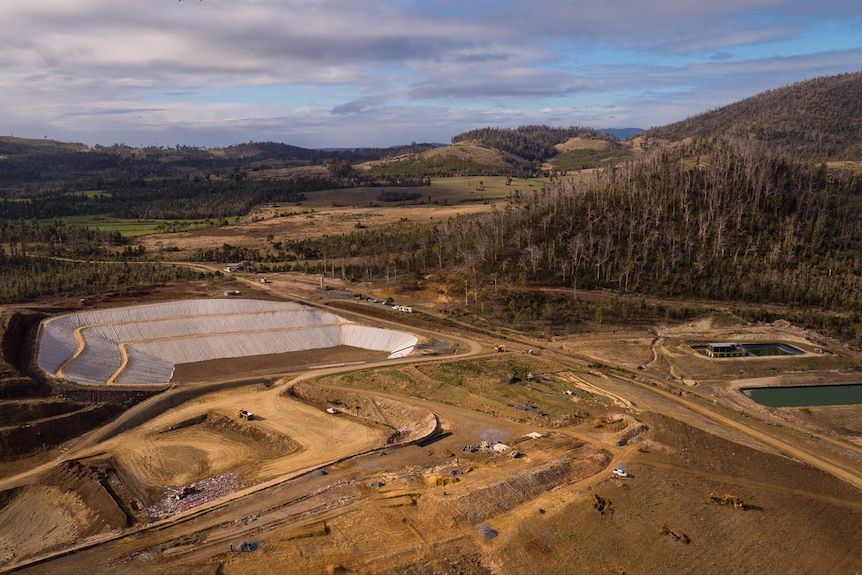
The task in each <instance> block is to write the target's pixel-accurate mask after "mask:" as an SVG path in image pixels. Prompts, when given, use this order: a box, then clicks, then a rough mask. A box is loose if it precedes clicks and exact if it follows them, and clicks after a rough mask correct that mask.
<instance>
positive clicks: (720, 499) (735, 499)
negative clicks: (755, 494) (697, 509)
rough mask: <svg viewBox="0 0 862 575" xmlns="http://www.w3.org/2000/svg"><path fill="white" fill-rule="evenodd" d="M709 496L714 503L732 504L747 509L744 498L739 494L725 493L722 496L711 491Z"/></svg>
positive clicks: (735, 507)
mask: <svg viewBox="0 0 862 575" xmlns="http://www.w3.org/2000/svg"><path fill="white" fill-rule="evenodd" d="M709 498H710V499H711V500H712V502H713V503H718V504H719V505H732V506H733V507H734V509H745V504H744V503H743V502H742V498H741V497H739V496H737V495H732V494H730V493H725V494H724V495H723V496H722V495H715V494H714V493H711V494H710V495H709Z"/></svg>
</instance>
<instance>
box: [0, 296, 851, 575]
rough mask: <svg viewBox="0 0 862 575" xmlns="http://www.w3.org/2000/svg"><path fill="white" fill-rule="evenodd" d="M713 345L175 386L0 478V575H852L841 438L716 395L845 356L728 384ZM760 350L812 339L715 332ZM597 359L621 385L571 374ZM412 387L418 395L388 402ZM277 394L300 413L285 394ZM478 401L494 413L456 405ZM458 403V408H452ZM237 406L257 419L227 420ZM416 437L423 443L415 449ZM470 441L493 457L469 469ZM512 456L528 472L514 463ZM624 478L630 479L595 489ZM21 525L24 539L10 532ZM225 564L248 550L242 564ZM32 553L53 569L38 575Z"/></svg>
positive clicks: (664, 342)
mask: <svg viewBox="0 0 862 575" xmlns="http://www.w3.org/2000/svg"><path fill="white" fill-rule="evenodd" d="M300 287H301V286H297V285H296V284H291V285H290V290H291V291H294V290H298V289H299V288H300ZM269 289H271V290H273V291H275V292H278V291H279V289H280V286H279V284H278V283H276V284H275V285H274V286H270V287H269ZM306 295H308V296H310V297H312V298H314V299H321V298H320V297H319V295H318V294H317V293H315V292H313V291H308V292H307V293H306ZM449 335H450V334H446V336H444V337H448V336H449ZM724 335H728V334H727V333H726V332H723V331H721V330H719V329H716V327H715V326H710V325H703V326H689V328H688V332H685V333H683V332H682V331H680V330H678V331H677V332H672V331H670V330H669V329H666V330H665V332H664V335H663V337H661V338H656V337H655V336H654V335H651V334H646V333H631V334H613V335H612V336H610V337H608V336H604V335H601V334H599V335H596V336H595V337H592V338H588V337H582V338H579V339H578V340H577V341H562V342H554V343H552V344H550V345H548V344H543V343H542V342H532V343H534V344H536V345H531V348H534V349H536V350H537V353H538V355H540V356H541V357H537V358H536V359H535V360H531V359H529V358H526V356H524V355H522V354H521V352H520V350H519V349H514V351H512V352H510V353H509V354H493V353H488V352H489V351H490V347H489V346H488V345H480V344H478V343H475V342H472V343H471V342H467V341H463V340H461V341H459V343H458V345H459V347H460V349H461V350H462V353H460V354H457V355H455V356H454V357H452V358H440V357H433V356H431V357H428V358H425V359H426V360H427V361H429V362H431V363H429V364H427V365H429V366H433V365H437V364H436V363H435V362H440V361H441V360H444V359H445V360H447V361H449V360H458V361H460V362H462V364H463V365H465V366H468V367H469V366H474V367H471V369H479V370H480V372H476V373H474V372H473V371H469V370H468V371H465V372H463V373H464V374H466V375H464V376H463V377H464V379H462V380H461V382H460V383H451V382H448V383H447V382H446V381H447V380H443V379H435V378H441V377H444V376H446V377H451V374H452V373H453V372H451V371H446V370H442V369H436V368H435V369H436V370H435V369H424V368H423V370H422V371H420V370H419V369H417V368H419V367H421V366H422V364H421V363H420V361H419V359H420V358H415V357H414V358H408V359H406V360H399V361H393V362H385V364H382V365H380V366H377V369H363V370H362V371H358V372H356V373H355V374H352V373H351V372H355V371H356V370H357V368H358V367H362V368H368V367H369V366H368V365H362V366H356V365H339V366H337V367H331V368H329V369H325V370H324V369H319V370H313V371H312V372H304V373H302V374H297V375H296V376H295V377H294V376H290V377H284V378H282V377H279V376H278V375H275V374H261V375H260V376H259V377H257V378H255V379H253V380H251V381H248V382H246V383H245V384H243V385H239V383H238V382H232V381H229V380H227V379H226V380H225V381H224V382H223V383H220V384H218V385H215V386H213V383H212V382H210V383H207V384H204V383H198V384H187V385H186V386H180V387H178V388H177V390H176V391H174V392H168V393H166V394H162V395H160V396H157V397H156V398H154V399H152V400H150V402H149V403H144V404H142V405H141V406H139V407H138V408H135V409H133V410H131V411H129V412H127V413H126V414H125V415H124V416H123V417H122V418H120V419H119V420H117V421H115V422H113V423H112V424H109V425H108V426H105V427H103V428H102V429H100V430H97V431H96V432H94V433H92V434H91V435H90V436H89V437H86V438H84V439H83V440H82V441H76V442H72V443H70V444H68V445H66V446H64V447H63V450H62V451H58V452H56V453H55V454H54V459H53V460H52V461H49V462H47V463H45V464H44V465H42V466H40V467H34V468H33V470H32V471H31V472H30V473H26V472H25V473H22V474H20V475H17V476H12V475H7V476H6V477H5V478H3V479H2V482H0V488H2V489H9V488H11V487H13V486H16V485H17V486H18V487H17V488H16V489H15V490H13V491H5V492H4V493H6V494H8V496H7V497H4V498H0V534H2V535H0V571H4V570H15V571H16V572H24V573H56V572H74V571H78V570H81V569H82V568H83V566H86V569H87V570H88V571H90V572H96V573H178V574H179V573H213V572H216V573H224V574H228V573H267V574H268V573H273V574H274V573H393V574H394V573H450V572H462V573H477V574H478V573H659V572H668V573H670V572H672V573H715V574H719V573H720V574H725V573H740V574H742V573H764V574H769V573H787V572H791V571H792V570H791V571H788V569H789V567H788V566H789V565H791V564H792V565H793V566H794V568H795V569H796V571H795V572H800V573H814V574H824V575H825V574H830V573H831V574H836V575H837V574H841V573H853V572H859V571H862V534H860V533H859V532H858V525H859V524H862V505H860V503H859V502H860V501H862V497H860V490H859V485H860V483H859V478H860V475H862V464H860V461H862V455H860V454H859V451H858V448H856V449H855V452H854V444H853V443H852V442H851V441H850V440H852V439H853V437H847V436H841V435H836V434H834V433H831V432H828V430H825V431H824V430H821V431H817V432H811V431H808V432H806V431H805V428H804V427H801V426H800V425H799V422H798V421H797V420H796V419H795V418H794V417H791V416H792V415H793V414H792V413H785V412H782V411H781V410H772V411H768V410H762V409H758V408H757V406H756V405H753V404H751V403H750V402H748V403H746V401H745V400H744V399H741V398H740V395H741V394H738V393H737V394H734V393H733V388H734V385H735V383H734V382H736V381H737V380H742V379H745V380H746V381H751V380H756V381H759V380H766V379H767V378H773V379H772V380H775V378H776V377H778V378H779V379H780V377H781V376H780V375H779V376H776V375H775V374H776V372H778V373H779V374H780V373H781V372H780V371H779V370H784V371H787V372H788V374H797V375H788V376H787V377H799V375H798V373H799V372H801V371H804V372H806V373H809V374H810V377H812V378H816V377H818V375H816V374H823V373H830V374H832V375H833V376H834V375H835V374H837V373H840V372H841V370H842V369H843V367H844V366H847V365H849V364H848V358H849V357H850V356H849V355H846V354H845V355H843V356H842V357H838V356H836V357H815V356H813V355H806V356H805V357H803V358H797V359H795V360H791V361H792V362H793V361H795V363H791V362H784V363H782V362H781V361H780V360H766V361H761V362H756V361H748V362H745V361H744V360H738V361H736V360H734V363H725V364H723V366H724V368H728V366H730V371H731V372H732V373H733V376H732V377H730V378H728V377H724V378H722V374H721V372H718V371H715V366H716V363H715V362H704V361H702V360H701V359H700V358H697V357H696V356H693V355H691V354H688V353H687V351H686V349H687V348H686V342H687V341H689V340H692V339H699V338H709V337H711V336H714V337H716V338H719V337H721V336H724ZM776 335H780V336H782V337H783V338H784V339H787V338H797V339H795V340H794V341H798V342H805V341H806V340H805V338H804V337H803V335H800V334H795V333H792V332H789V331H784V332H782V331H781V330H780V329H778V328H769V329H768V330H766V329H761V330H759V331H758V332H736V333H732V334H729V336H747V337H750V338H756V337H761V336H763V337H767V336H770V337H776ZM722 339H728V338H722ZM486 343H489V342H486ZM466 350H469V351H466ZM471 356H473V357H475V359H472V360H469V359H468V358H470V357H471ZM294 359H295V360H296V361H297V362H298V364H300V365H309V364H313V363H315V361H316V360H315V358H311V357H306V358H302V359H299V358H294ZM329 359H330V360H332V359H333V358H329ZM851 359H852V358H851ZM540 360H541V361H542V362H544V363H541V365H542V366H543V369H545V367H547V366H548V365H551V366H556V367H555V368H553V369H548V370H547V371H548V372H551V371H554V370H556V371H558V372H559V373H560V374H561V375H560V376H558V377H557V376H549V379H548V380H547V382H546V383H544V384H533V385H532V386H526V385H523V384H518V385H508V386H507V385H501V384H499V383H494V384H493V385H491V383H490V382H491V381H492V379H493V377H494V376H493V374H495V373H498V371H497V370H498V369H499V368H498V367H495V366H498V365H506V364H507V362H509V363H511V362H520V363H523V362H529V361H533V362H539V361H540ZM597 361H598V362H601V363H603V364H605V365H616V366H621V367H622V368H623V370H621V371H608V372H603V373H596V372H594V371H593V370H591V369H590V368H588V367H586V365H587V364H589V363H591V362H597ZM852 361H857V360H855V359H853V360H852ZM465 362H466V363H465ZM501 362H502V363H501ZM536 365H540V364H539V363H536ZM640 365H644V366H645V368H644V369H638V367H639V366H640ZM196 369H198V370H206V369H207V366H206V365H205V364H204V365H199V366H196ZM264 371H266V370H264ZM200 373H201V372H200V371H199V372H197V373H196V372H195V370H194V369H193V368H189V371H188V372H187V374H186V377H187V378H188V381H202V380H205V379H207V378H205V377H201V376H200V375H199V374H200ZM669 373H670V375H672V376H673V379H668V377H667V376H668V374H669ZM428 374H431V375H428ZM447 374H449V375H447ZM565 374H574V375H573V376H571V377H570V376H568V375H566V376H565V377H563V376H564V375H565ZM223 375H227V374H223ZM420 377H421V378H423V379H421V380H420V379H418V378H420ZM483 378H484V379H483ZM408 380H410V381H414V383H413V384H412V387H411V385H408V386H406V387H404V381H408ZM306 381H307V383H305V382H306ZM578 381H581V382H583V383H584V385H583V389H580V390H578V391H576V393H575V394H574V395H572V396H571V399H569V396H566V395H565V394H563V390H567V393H568V391H570V390H571V386H572V385H576V384H577V382H578ZM420 382H421V385H420ZM695 382H696V383H697V385H692V384H693V383H695ZM294 384H296V385H299V386H300V389H301V390H302V391H301V393H299V396H300V397H301V398H302V400H299V399H298V397H297V396H296V395H295V394H294V395H290V394H286V393H285V392H286V390H287V389H288V387H289V386H291V385H294ZM208 385H210V386H213V387H207V386H208ZM217 387H221V389H217ZM193 388H197V389H198V391H197V392H195V393H189V392H188V391H187V390H190V389H193ZM401 389H406V390H410V389H414V390H417V391H416V393H418V390H419V389H421V390H422V394H429V396H428V397H427V398H422V397H411V396H410V393H407V394H405V393H404V392H403V391H400V390H401ZM474 389H475V390H480V389H486V390H487V391H486V392H485V395H488V397H485V398H480V397H478V396H476V397H473V396H471V395H464V392H465V391H468V392H470V393H473V392H472V391H471V390H474ZM492 390H493V391H492ZM599 390H606V391H607V392H608V394H607V395H606V396H602V395H601V394H596V393H594V392H595V391H599ZM540 392H541V393H540ZM171 393H173V394H176V395H175V396H174V397H175V401H171V399H170V398H171ZM183 393H188V395H183ZM435 394H436V395H435ZM452 394H455V395H452ZM506 394H510V396H511V398H520V397H526V398H534V400H535V402H536V403H535V404H529V403H528V406H529V405H536V406H538V407H541V408H542V409H543V410H546V411H548V412H550V413H552V414H553V413H556V411H554V410H555V409H564V410H565V409H570V410H572V411H573V414H577V418H575V419H572V423H571V424H570V425H563V426H556V427H553V426H549V425H548V423H549V418H543V417H541V416H534V415H530V414H529V413H525V412H523V411H518V410H517V409H514V408H513V405H514V403H513V402H515V403H517V401H521V400H520V399H507V397H509V396H507V395H506ZM449 397H454V398H458V399H457V401H454V400H453V401H450V400H449V399H447V398H449ZM467 397H473V399H470V400H469V402H467V403H465V405H466V404H469V405H470V406H471V407H472V409H469V410H468V409H464V408H463V407H461V406H460V403H462V402H465V401H466V398H467ZM614 398H621V399H624V400H625V401H627V402H630V403H631V405H632V406H633V407H632V408H628V407H626V404H625V403H624V402H623V404H622V405H615V404H614V401H613V399H614ZM530 401H533V400H530ZM327 406H331V407H334V408H336V411H337V413H336V414H330V413H327V412H326V411H325V409H324V408H325V407H327ZM566 406H569V407H566ZM239 408H243V409H248V410H250V411H252V412H254V413H255V415H256V417H255V418H253V419H252V420H251V421H244V420H238V419H237V418H236V417H235V410H236V409H239ZM477 409H478V410H481V411H477ZM482 411H484V412H482ZM857 413H858V411H857ZM421 414H425V415H421ZM818 417H820V418H822V417H825V415H818ZM423 418H424V421H426V422H427V424H428V427H421V426H420V427H416V428H410V423H409V422H419V421H423ZM561 421H562V420H561ZM432 422H433V425H432ZM437 422H439V427H438V423H437ZM432 428H437V429H438V433H439V435H438V436H436V437H435V438H432V439H430V440H428V441H427V442H420V445H415V444H410V445H406V446H403V447H398V446H397V445H396V444H393V443H392V441H393V440H394V441H395V442H396V443H397V442H398V440H399V439H402V440H407V441H411V440H415V439H417V438H419V437H421V436H422V435H423V434H426V433H428V432H429V430H430V429H432ZM530 432H538V433H540V434H541V435H542V437H536V438H529V437H527V434H528V433H530ZM818 434H819V435H818ZM393 438H394V439H393ZM482 441H488V442H489V445H490V444H493V443H494V442H503V443H506V444H507V445H508V446H509V449H508V450H506V451H501V452H500V453H496V452H489V453H486V452H484V451H482V450H479V451H475V452H470V451H464V448H465V446H471V445H472V446H477V445H480V444H481V442H482ZM515 450H516V451H519V452H520V453H522V456H521V457H517V458H515V457H512V456H511V454H512V451H515ZM788 456H789V457H788ZM68 460H74V461H77V462H80V463H81V465H82V466H83V468H84V469H85V470H86V468H87V466H90V467H92V469H94V470H96V471H98V472H100V473H104V474H106V476H107V477H108V479H107V482H108V484H109V485H111V486H113V488H114V492H115V495H117V497H118V500H119V503H120V504H121V506H123V507H124V509H125V512H126V513H128V514H129V515H130V516H131V518H132V519H131V520H130V524H129V526H127V527H125V528H123V529H120V530H117V529H109V528H105V527H100V525H102V523H99V522H100V521H103V522H104V521H105V520H106V519H105V518H106V517H108V513H109V511H110V510H109V509H108V507H109V505H105V506H104V508H102V509H99V508H97V507H96V506H95V505H94V503H93V502H94V501H96V500H97V497H98V496H99V494H98V493H97V491H98V490H97V489H95V487H93V488H92V489H90V487H92V484H91V483H88V479H87V477H89V476H87V477H83V476H82V477H80V478H79V479H78V483H77V484H76V485H78V487H76V489H77V491H71V492H68V491H67V492H65V493H64V492H62V491H61V490H59V489H57V488H56V487H52V485H51V484H47V483H46V479H45V477H47V476H48V475H49V474H53V475H52V476H57V473H58V472H56V471H53V470H55V469H56V467H57V464H58V463H59V462H62V461H68ZM618 465H622V466H625V468H626V469H627V470H628V472H629V473H630V475H631V477H630V478H628V479H612V477H611V474H610V469H611V468H613V467H614V466H618ZM824 470H825V471H826V472H828V473H826V472H824ZM96 471H94V472H93V473H95V472H96ZM81 473H83V472H81ZM79 475H80V474H79ZM60 477H65V476H62V475H61V476H60ZM838 478H840V479H838ZM210 479H214V480H215V481H216V482H221V483H222V484H223V485H224V486H226V488H229V490H230V492H229V493H226V494H218V496H214V497H213V498H212V499H210V500H207V499H206V497H205V496H206V493H203V494H202V497H203V503H201V504H198V505H197V506H196V507H191V508H189V509H188V510H187V511H177V512H176V513H175V514H173V515H170V516H168V517H167V518H164V519H161V518H156V517H153V516H151V515H148V513H151V511H148V510H152V509H153V508H155V507H156V506H158V505H159V504H160V503H161V502H163V501H164V500H165V499H166V498H168V497H169V496H170V494H171V493H173V491H172V490H176V489H181V488H182V487H183V486H188V485H190V484H192V483H195V484H199V485H201V486H202V487H201V488H202V489H203V490H204V491H205V490H206V489H209V484H208V483H206V482H207V481H208V480H210ZM854 485H855V487H854ZM88 486H90V487H88ZM166 486H167V487H168V488H170V489H166ZM87 489H90V491H87ZM214 493H215V492H214ZM711 493H717V494H724V493H733V494H736V495H739V496H741V497H742V498H743V500H744V501H745V502H746V506H747V509H745V510H742V511H740V510H735V509H733V508H728V507H725V506H721V505H716V504H714V503H711V502H710V500H709V497H708V496H709V495H710V494H711ZM594 494H595V495H599V496H601V497H602V498H603V499H604V500H606V501H608V502H609V504H608V508H607V510H606V511H605V512H604V513H599V512H597V511H596V510H595V509H594V508H593V495H594ZM190 497H191V496H190ZM28 509H29V510H32V512H33V516H34V517H35V518H36V520H34V521H30V522H29V523H27V528H23V529H22V525H24V524H25V523H24V520H23V518H24V515H22V513H25V510H28ZM682 536H684V537H682ZM684 539H685V540H687V541H688V542H687V543H686V542H685V541H684ZM243 543H253V544H254V545H253V547H254V550H251V551H247V552H241V551H240V548H241V545H242V544H243ZM73 548H77V549H78V550H77V551H75V552H70V550H71V549H73ZM249 548H250V547H249ZM729 549H731V550H733V551H732V552H728V550H729ZM40 555H45V556H51V558H50V559H48V560H46V561H44V562H33V560H34V559H35V558H36V557H38V556H40ZM16 564H18V565H21V568H20V569H16V568H15V567H14V566H15V565H16Z"/></svg>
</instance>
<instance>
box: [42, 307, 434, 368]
mask: <svg viewBox="0 0 862 575" xmlns="http://www.w3.org/2000/svg"><path fill="white" fill-rule="evenodd" d="M417 343H418V339H417V338H416V336H414V335H412V334H409V333H405V332H400V331H394V330H386V329H380V328H372V327H367V326H362V325H358V324H355V323H352V322H350V321H348V320H345V319H343V318H341V317H338V316H336V315H334V314H331V313H328V312H325V311H321V310H316V309H313V308H308V307H305V306H303V305H301V304H297V303H290V302H269V301H261V300H242V299H206V300H187V301H180V302H169V303H160V304H152V305H142V306H133V307H127V308H116V309H106V310H97V311H90V312H82V313H77V314H70V315H66V316H60V317H57V318H51V319H48V320H46V321H44V322H43V323H42V326H41V337H40V343H39V354H38V359H37V362H38V365H39V367H40V369H42V370H43V371H46V372H48V373H51V374H54V375H57V376H58V377H64V378H66V379H69V380H71V381H76V382H81V383H111V382H117V383H166V382H168V381H170V379H171V377H172V375H173V366H174V365H176V364H179V363H191V362H198V361H207V360H211V359H220V358H232V357H246V356H255V355H263V354H276V353H284V352H291V351H300V350H308V349H321V348H327V347H334V346H338V345H349V346H352V347H358V348H362V349H369V350H376V351H389V352H390V355H389V357H390V358H394V357H403V356H406V355H408V354H409V353H410V352H411V351H413V348H414V347H415V345H416V344H417Z"/></svg>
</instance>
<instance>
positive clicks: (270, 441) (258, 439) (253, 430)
mask: <svg viewBox="0 0 862 575" xmlns="http://www.w3.org/2000/svg"><path fill="white" fill-rule="evenodd" d="M201 423H202V424H204V425H206V426H208V427H211V428H213V429H216V430H218V431H219V432H221V433H223V434H226V435H229V436H230V435H233V436H235V437H237V438H238V439H244V440H251V441H253V442H254V444H255V445H256V447H257V448H258V449H259V450H261V451H262V452H263V455H264V456H280V455H287V454H288V453H290V452H292V451H294V450H295V449H296V445H295V444H294V443H293V441H291V439H290V438H289V437H287V436H285V435H279V434H276V433H271V432H268V431H266V430H264V429H261V428H259V427H256V426H252V425H248V423H247V422H245V421H243V420H242V419H237V418H231V417H227V416H225V415H221V414H213V413H211V414H208V415H207V416H206V417H205V418H203V420H202V421H201Z"/></svg>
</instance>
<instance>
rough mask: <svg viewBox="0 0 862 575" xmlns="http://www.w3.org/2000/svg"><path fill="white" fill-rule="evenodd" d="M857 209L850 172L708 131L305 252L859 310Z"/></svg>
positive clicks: (861, 273) (859, 188) (475, 278)
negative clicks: (589, 172) (482, 204)
mask: <svg viewBox="0 0 862 575" xmlns="http://www.w3.org/2000/svg"><path fill="white" fill-rule="evenodd" d="M860 205H862V180H860V178H858V177H857V176H854V175H853V174H852V173H850V172H831V171H829V170H827V169H826V168H824V167H822V166H819V165H818V166H812V165H811V164H809V163H798V162H795V161H793V160H789V159H785V158H783V157H781V156H780V155H777V154H775V153H773V152H771V151H769V150H768V149H766V148H765V146H764V145H763V144H760V143H757V142H752V141H747V140H737V139H711V140H698V141H694V142H691V143H687V144H681V145H679V146H674V147H668V148H665V149H662V150H658V151H656V152H652V153H649V154H647V155H645V156H643V157H641V158H639V159H638V160H636V161H631V162H628V163H626V164H625V165H622V166H618V167H616V168H608V169H605V170H602V171H599V172H596V179H595V181H592V182H587V181H584V180H583V179H578V180H568V179H565V178H563V179H560V180H558V181H556V182H555V183H553V184H551V185H549V186H547V187H546V188H545V190H543V191H537V192H534V194H532V195H530V194H527V195H514V196H513V198H512V204H511V205H510V206H508V207H507V208H506V209H505V210H495V211H493V212H491V213H489V214H485V215H480V216H476V217H473V218H464V219H460V220H450V221H447V222H445V223H443V224H438V225H436V226H433V227H431V228H417V227H415V226H411V227H404V226H399V227H394V228H391V229H389V230H375V231H367V232H356V233H355V234H352V235H351V236H349V237H344V238H340V239H337V240H336V239H333V240H332V241H331V243H329V244H327V245H326V246H323V245H319V244H320V243H321V242H323V241H329V240H320V241H314V242H311V243H309V242H305V243H304V244H303V246H301V248H302V250H303V252H302V253H318V252H319V253H328V254H329V255H330V256H332V257H357V256H358V257H360V258H367V260H366V262H367V263H366V264H365V265H367V266H371V265H372V263H371V262H373V261H377V260H376V258H378V257H379V255H378V254H380V253H381V250H384V251H385V253H387V254H388V253H393V252H394V251H396V250H397V249H398V248H396V247H395V246H401V247H402V249H404V251H403V252H402V255H401V262H402V264H403V265H405V266H407V267H408V268H409V271H414V272H418V273H420V274H421V273H429V272H433V271H442V270H444V269H461V270H463V273H464V274H466V276H467V277H468V283H475V284H476V285H483V284H486V283H487V282H488V281H490V278H491V277H494V278H499V279H501V280H502V281H508V282H515V283H519V284H529V285H545V286H561V287H562V286H566V287H569V288H571V287H577V288H584V289H593V288H605V289H612V290H615V291H616V290H618V291H619V293H624V294H643V295H646V294H654V295H659V296H675V297H677V296H679V297H694V298H706V299H713V300H724V301H745V302H749V303H755V302H760V303H763V304H769V303H781V304H788V305H794V306H806V307H807V306H814V307H822V308H833V309H844V310H856V311H858V310H860V309H862V217H860V211H859V210H860V208H859V206H860ZM311 244H314V245H311ZM380 261H381V262H384V263H385V262H387V261H389V260H386V259H381V260H380ZM381 265H383V264H381ZM377 271H379V273H383V272H382V270H377ZM860 334H862V324H860Z"/></svg>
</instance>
